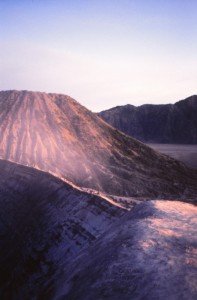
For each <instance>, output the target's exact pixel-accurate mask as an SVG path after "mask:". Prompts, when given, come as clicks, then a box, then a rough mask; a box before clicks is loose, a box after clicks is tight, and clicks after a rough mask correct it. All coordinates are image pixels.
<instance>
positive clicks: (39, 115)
mask: <svg viewBox="0 0 197 300" xmlns="http://www.w3.org/2000/svg"><path fill="white" fill-rule="evenodd" d="M0 157H1V158H3V159H9V160H12V161H14V162H17V163H21V164H24V165H29V166H32V167H38V168H40V169H41V170H44V171H47V172H53V173H55V174H57V175H58V176H63V177H65V178H67V179H68V180H69V181H72V182H74V183H75V184H77V185H79V186H83V187H89V188H94V189H97V190H100V191H104V192H106V193H109V194H115V195H125V196H135V197H136V196H144V197H158V196H159V197H165V198H169V197H174V198H177V197H180V196H181V197H186V198H188V197H192V195H193V196H196V194H197V187H196V182H197V175H196V173H195V172H194V171H191V170H190V169H188V168H186V167H185V166H183V165H182V164H180V163H178V162H177V161H175V160H173V159H170V158H168V157H166V156H163V155H160V154H158V153H156V152H155V151H154V150H152V149H150V148H149V147H147V146H145V145H143V144H142V143H140V142H138V141H137V140H135V139H132V138H129V137H128V136H126V135H124V134H122V133H120V132H119V131H117V130H115V129H113V128H112V127H111V126H109V125H108V124H106V123H105V122H104V121H102V120H101V119H100V118H99V117H98V116H97V115H95V114H93V113H92V112H90V111H89V110H87V109H86V108H84V107H83V106H81V105H80V104H79V103H77V102H76V101H75V100H73V99H71V98H70V97H68V96H64V95H58V94H46V93H39V92H27V91H22V92H18V91H6V92H0Z"/></svg>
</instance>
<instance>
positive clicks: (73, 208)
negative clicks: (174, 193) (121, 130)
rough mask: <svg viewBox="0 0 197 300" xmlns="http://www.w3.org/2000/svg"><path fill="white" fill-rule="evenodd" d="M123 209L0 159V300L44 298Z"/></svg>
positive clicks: (56, 179)
mask: <svg viewBox="0 0 197 300" xmlns="http://www.w3.org/2000/svg"><path fill="white" fill-rule="evenodd" d="M125 212H126V211H125V210H124V209H121V208H118V207H116V206H114V205H112V204H110V203H108V202H107V201H106V200H104V199H102V198H100V197H99V196H96V195H91V194H88V193H85V192H81V191H79V190H77V189H75V188H74V187H72V186H71V185H69V184H67V183H65V182H63V181H61V180H60V179H58V178H56V177H54V176H52V175H49V174H47V173H44V172H41V171H38V170H34V169H32V168H28V167H24V166H20V165H16V164H14V163H11V162H8V161H2V160H0V237H1V238H0V299H6V300H21V299H23V300H26V299H28V300H29V299H42V300H43V299H50V287H51V286H52V285H53V284H54V283H55V282H56V284H58V283H59V281H57V275H60V274H61V272H62V271H63V268H65V267H66V265H67V264H70V263H71V261H72V260H73V259H74V258H76V256H77V255H78V254H79V253H80V251H81V250H82V249H84V248H87V247H88V246H89V245H90V244H91V243H92V242H94V241H95V240H96V239H97V238H98V237H99V236H100V235H101V234H102V233H103V232H105V231H106V230H107V229H108V228H109V227H110V226H111V225H112V224H113V223H114V222H115V221H116V220H117V219H119V218H120V216H122V215H123V214H124V213H125Z"/></svg>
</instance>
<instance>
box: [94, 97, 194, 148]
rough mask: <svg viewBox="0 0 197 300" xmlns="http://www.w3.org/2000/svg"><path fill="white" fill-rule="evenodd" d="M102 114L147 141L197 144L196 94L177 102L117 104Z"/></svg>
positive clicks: (106, 118) (122, 129)
mask: <svg viewBox="0 0 197 300" xmlns="http://www.w3.org/2000/svg"><path fill="white" fill-rule="evenodd" d="M98 115H99V116H100V117H101V118H103V119H104V120H105V121H106V122H108V123H109V124H111V125H112V126H113V127H115V128H117V129H119V130H121V131H122V132H124V133H126V134H128V135H130V136H132V137H134V138H137V139H138V140H140V141H143V142H146V143H168V144H174V143H176V144H178V143H179V144H197V117H196V116H197V96H196V95H194V96H191V97H189V98H187V99H185V100H181V101H179V102H177V103H175V104H166V105H151V104H146V105H142V106H139V107H136V106H133V105H125V106H117V107H114V108H111V109H109V110H106V111H102V112H100V113H99V114H98Z"/></svg>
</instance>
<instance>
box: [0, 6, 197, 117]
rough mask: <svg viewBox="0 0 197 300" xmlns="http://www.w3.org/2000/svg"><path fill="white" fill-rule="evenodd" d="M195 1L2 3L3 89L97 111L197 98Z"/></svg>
mask: <svg viewBox="0 0 197 300" xmlns="http://www.w3.org/2000/svg"><path fill="white" fill-rule="evenodd" d="M196 11H197V2H196V1H195V0H190V1H186V0H179V1H178V0H177V1H176V0H174V1H170V0H165V1H164V0H159V1H158V0H157V1H151V0H150V1H142V0H134V1H132V0H130V1H129V0H121V1H115V0H113V1H112V0H105V1H102V0H100V1H93V0H91V1H85V0H84V1H77V0H76V1H61V0H56V1H55V0H54V1H52V0H51V1H43V0H39V1H38V0H34V1H33V0H32V1H28V0H26V1H20V0H17V1H12V0H7V1H0V36H1V40H0V41H1V42H0V90H8V89H17V90H21V89H23V90H24V89H27V90H34V91H45V92H57V93H63V94H67V95H70V96H72V97H74V98H75V99H77V100H78V101H79V102H80V103H82V104H83V105H85V106H87V107H88V108H90V109H91V110H93V111H100V110H103V109H107V108H110V107H113V106H116V105H123V104H127V103H131V104H134V105H140V104H143V103H154V104H155V103H169V102H171V103H173V102H176V101H177V100H180V99H183V98H186V97H187V96H189V95H192V94H195V93H196V78H197V60H196V53H197V39H196V36H197V26H196V25H197V24H196V23H197V21H196Z"/></svg>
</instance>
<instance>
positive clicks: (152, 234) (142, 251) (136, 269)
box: [52, 201, 197, 300]
mask: <svg viewBox="0 0 197 300" xmlns="http://www.w3.org/2000/svg"><path fill="white" fill-rule="evenodd" d="M196 215H197V207H196V206H193V205H190V204H186V203H181V202H176V201H175V202H170V201H149V202H146V203H143V204H140V205H138V206H136V207H135V208H134V210H132V211H131V212H129V213H128V214H127V215H124V216H123V217H122V218H121V220H120V221H117V223H115V224H114V225H113V226H112V228H111V229H110V230H109V231H108V232H107V233H105V234H104V235H103V236H102V237H101V238H99V239H98V240H96V241H95V243H94V244H92V245H91V246H90V247H89V248H88V249H86V250H84V251H83V252H82V253H81V255H80V256H79V257H78V258H76V260H75V261H73V262H72V265H69V266H67V268H66V270H65V273H64V275H62V277H63V278H62V286H61V287H59V288H58V290H57V289H56V287H55V285H54V294H53V298H52V299H55V300H57V299H58V300H60V299H72V300H83V299H86V300H92V299H102V300H104V299H115V300H116V299H117V300H118V299H122V300H128V299H134V300H141V299H148V300H155V299H160V300H166V299H170V300H179V299H182V300H187V299H191V300H195V299H196V298H197V277H196V273H197V236H196V230H197V218H196Z"/></svg>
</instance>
